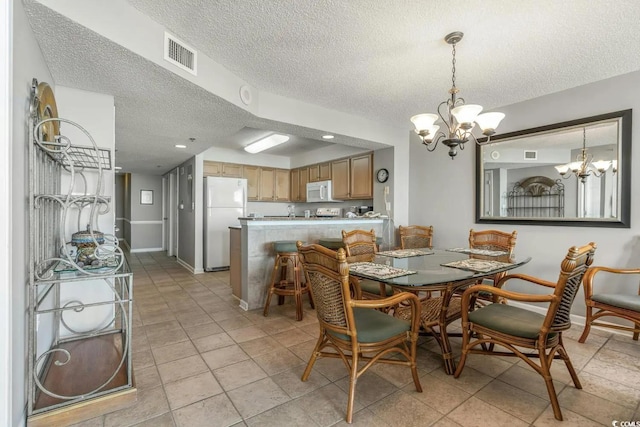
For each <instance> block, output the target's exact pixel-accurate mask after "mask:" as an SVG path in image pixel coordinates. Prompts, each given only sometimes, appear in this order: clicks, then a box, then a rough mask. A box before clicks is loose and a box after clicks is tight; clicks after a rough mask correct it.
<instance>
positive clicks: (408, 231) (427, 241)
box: [399, 225, 433, 249]
mask: <svg viewBox="0 0 640 427" xmlns="http://www.w3.org/2000/svg"><path fill="white" fill-rule="evenodd" d="M399 230H400V246H401V247H402V249H417V248H431V247H433V226H432V225H430V226H429V227H424V226H422V225H409V226H406V227H403V226H402V225H401V226H400V227H399Z"/></svg>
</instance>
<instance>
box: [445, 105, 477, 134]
mask: <svg viewBox="0 0 640 427" xmlns="http://www.w3.org/2000/svg"><path fill="white" fill-rule="evenodd" d="M481 111H482V105H475V104H468V105H461V106H459V107H456V108H453V109H452V110H451V114H452V115H453V117H455V118H456V121H457V122H458V123H460V127H461V128H463V129H471V128H473V126H474V123H473V122H475V121H476V117H478V114H480V112H481Z"/></svg>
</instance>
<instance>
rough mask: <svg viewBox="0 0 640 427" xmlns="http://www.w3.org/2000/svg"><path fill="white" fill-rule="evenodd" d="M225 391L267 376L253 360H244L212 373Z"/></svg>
mask: <svg viewBox="0 0 640 427" xmlns="http://www.w3.org/2000/svg"><path fill="white" fill-rule="evenodd" d="M213 374H214V375H215V377H216V379H217V380H218V382H219V383H220V384H221V385H222V388H224V389H225V390H226V391H229V390H233V389H235V388H238V387H242V386H243V385H247V384H249V383H252V382H255V381H258V380H261V379H263V378H265V377H267V376H268V375H267V374H266V372H264V371H263V370H262V369H261V368H260V366H258V365H257V364H256V363H255V362H254V361H253V360H245V361H242V362H238V363H236V364H233V365H229V366H225V367H224V368H220V369H216V370H215V371H213Z"/></svg>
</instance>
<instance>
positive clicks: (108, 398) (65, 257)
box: [27, 79, 136, 426]
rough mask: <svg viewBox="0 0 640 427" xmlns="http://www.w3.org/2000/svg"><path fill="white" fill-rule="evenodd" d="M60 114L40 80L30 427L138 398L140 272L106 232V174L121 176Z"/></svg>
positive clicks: (34, 148) (33, 143)
mask: <svg viewBox="0 0 640 427" xmlns="http://www.w3.org/2000/svg"><path fill="white" fill-rule="evenodd" d="M56 116H57V108H56V106H55V100H54V99H53V93H52V92H51V89H50V88H49V86H48V85H47V84H46V83H40V84H38V82H37V81H36V80H35V79H34V83H33V87H32V94H31V116H30V119H29V129H30V130H31V137H30V138H29V142H28V144H29V226H30V242H29V270H30V274H29V289H28V291H29V292H28V298H29V307H28V314H29V316H28V332H29V340H28V376H29V379H28V408H27V412H28V414H27V415H28V419H27V422H28V425H30V426H40V425H53V424H57V423H63V421H61V418H59V417H62V415H61V414H64V423H76V422H80V421H83V420H85V419H87V418H88V417H95V416H97V415H99V414H100V413H103V412H107V411H111V410H114V409H117V408H118V407H120V406H123V405H125V404H130V402H131V401H132V400H135V398H136V389H135V386H134V383H133V371H132V364H131V330H132V315H133V274H132V273H131V271H130V269H129V267H128V265H127V262H126V259H125V256H124V253H123V251H122V249H121V248H120V247H119V246H118V240H117V239H116V238H115V236H112V235H109V234H107V233H101V232H100V231H98V229H99V223H100V221H99V219H100V218H101V217H103V216H104V215H106V214H108V213H109V212H111V197H110V196H109V195H103V194H101V193H102V188H103V187H104V181H105V176H106V175H105V172H106V171H109V170H111V169H112V164H111V150H109V149H105V148H99V147H98V146H97V145H96V143H95V141H94V140H93V138H92V137H91V135H90V134H89V133H88V132H87V131H86V130H85V129H84V128H82V127H81V126H80V125H78V124H76V123H74V122H72V121H70V120H66V119H61V118H57V117H56ZM61 123H62V124H64V126H65V127H66V126H69V128H68V129H72V133H73V135H80V136H79V137H78V139H83V137H86V139H87V140H88V141H89V142H90V144H89V145H75V144H74V143H73V141H72V140H71V139H70V138H68V137H66V136H64V135H63V134H62V133H61V132H60V127H61V126H60V125H61ZM65 130H66V129H65ZM78 131H79V132H78ZM83 141H84V139H83ZM85 226H86V228H87V229H86V230H83V227H85ZM78 231H81V232H82V233H85V234H87V235H89V236H90V237H91V238H90V239H89V242H88V243H86V242H83V243H78V242H77V241H75V242H74V240H73V238H72V237H73V233H75V232H78ZM81 248H82V249H81ZM81 251H82V253H83V254H84V253H86V251H89V252H90V253H91V259H92V260H93V264H94V265H85V263H84V262H82V260H81V258H80V253H81ZM85 261H86V259H85ZM62 410H64V411H62ZM56 417H58V418H56Z"/></svg>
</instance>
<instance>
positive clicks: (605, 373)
mask: <svg viewBox="0 0 640 427" xmlns="http://www.w3.org/2000/svg"><path fill="white" fill-rule="evenodd" d="M583 371H584V372H589V373H591V374H594V375H597V376H600V377H603V378H611V379H614V378H615V379H616V380H617V381H618V382H619V383H620V384H624V385H625V386H628V387H638V384H640V370H637V369H635V368H627V367H624V366H622V365H618V364H613V363H607V362H606V361H602V360H600V359H598V358H593V359H592V360H591V361H590V362H589V363H587V366H585V367H584V370H583Z"/></svg>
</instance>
